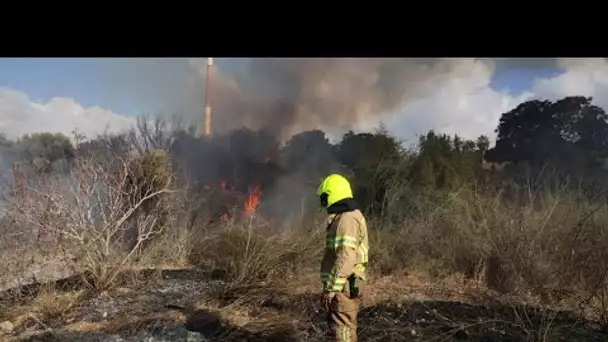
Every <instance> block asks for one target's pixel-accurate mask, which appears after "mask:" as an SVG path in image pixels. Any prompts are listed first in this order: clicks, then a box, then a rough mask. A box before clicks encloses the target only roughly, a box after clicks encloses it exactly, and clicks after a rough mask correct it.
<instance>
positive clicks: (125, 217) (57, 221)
mask: <svg viewBox="0 0 608 342" xmlns="http://www.w3.org/2000/svg"><path fill="white" fill-rule="evenodd" d="M158 158H159V157H158V156H157V155H154V156H152V157H149V156H143V157H141V158H138V157H136V156H131V157H128V158H126V159H117V160H115V161H114V162H112V163H111V164H107V163H104V162H99V161H95V160H92V159H90V160H78V161H76V162H75V164H74V165H73V167H72V172H71V173H70V174H69V175H62V174H43V175H37V177H29V178H30V179H29V180H27V181H26V182H22V183H21V184H20V192H19V193H18V194H17V195H16V196H14V197H13V199H12V203H10V206H9V209H8V215H9V216H10V217H11V218H13V219H14V220H15V221H17V222H18V223H19V224H21V225H23V226H25V227H30V229H33V230H35V231H38V232H40V233H43V234H46V235H48V236H50V237H51V238H52V239H53V240H54V242H55V243H57V245H58V246H60V247H61V248H62V249H63V250H64V251H66V253H68V254H70V255H71V256H73V258H74V259H75V260H76V262H77V263H78V264H79V265H80V266H81V267H82V270H83V271H84V273H85V274H86V276H87V277H86V279H85V281H86V282H87V283H88V284H89V285H90V286H91V287H92V288H94V289H96V290H104V289H107V288H108V287H109V286H111V285H112V283H113V282H114V280H115V279H116V277H117V276H118V274H119V273H120V272H121V271H122V270H124V268H125V267H126V265H127V264H128V263H129V262H131V261H132V260H133V258H134V256H136V255H137V253H139V252H140V251H141V249H142V248H143V247H144V246H145V243H146V242H147V241H149V240H151V239H152V238H154V237H155V236H157V235H160V234H161V233H162V231H163V230H164V229H165V227H166V226H167V225H168V224H170V221H169V220H168V219H167V216H168V215H167V211H166V209H167V207H168V203H170V195H171V193H172V189H171V184H172V177H171V176H170V175H167V174H165V173H160V172H158V166H159V164H160V163H159V162H158ZM150 159H152V160H154V161H156V162H150ZM151 166H152V167H151ZM26 177H27V176H24V177H23V178H26Z"/></svg>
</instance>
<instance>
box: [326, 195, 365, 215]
mask: <svg viewBox="0 0 608 342" xmlns="http://www.w3.org/2000/svg"><path fill="white" fill-rule="evenodd" d="M358 208H359V206H358V205H357V201H355V199H354V198H345V199H343V200H340V201H338V202H336V203H334V204H332V205H331V206H329V208H327V213H328V214H341V213H345V212H349V211H354V210H357V209H358Z"/></svg>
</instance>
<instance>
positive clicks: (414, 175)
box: [0, 96, 608, 213]
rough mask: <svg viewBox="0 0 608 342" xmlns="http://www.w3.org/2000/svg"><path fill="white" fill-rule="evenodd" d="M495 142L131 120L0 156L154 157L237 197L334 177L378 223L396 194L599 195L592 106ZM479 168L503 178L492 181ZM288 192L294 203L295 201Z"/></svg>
mask: <svg viewBox="0 0 608 342" xmlns="http://www.w3.org/2000/svg"><path fill="white" fill-rule="evenodd" d="M496 134H497V138H496V143H495V145H494V146H492V147H491V146H490V140H489V138H488V137H487V136H480V137H478V138H477V139H473V140H469V139H464V138H462V137H460V136H458V135H453V136H450V135H446V134H439V133H436V132H434V131H433V130H431V131H429V132H428V133H426V134H424V135H421V136H420V137H419V140H418V142H417V144H416V145H415V146H404V145H403V144H402V143H401V142H400V141H399V140H398V139H396V138H395V137H393V136H391V135H390V134H389V133H388V132H387V130H386V129H385V128H383V127H381V128H379V129H377V130H376V131H375V132H369V133H354V132H352V131H351V132H347V133H346V134H344V136H343V137H342V139H341V140H340V141H338V142H336V143H331V142H330V141H329V139H328V138H327V136H326V135H325V133H324V132H323V131H320V130H313V131H307V132H302V133H300V134H296V135H294V136H293V137H291V139H290V140H289V141H287V142H286V143H285V144H284V145H283V146H281V144H280V143H279V142H278V141H277V140H276V139H275V138H274V137H273V135H272V134H271V132H265V131H251V130H248V129H240V130H235V131H233V132H231V133H229V134H226V135H222V136H218V137H215V138H213V139H211V140H207V139H203V138H200V137H197V136H196V135H195V134H194V132H193V130H192V129H191V128H190V129H189V128H183V127H182V126H181V125H178V124H168V123H167V122H166V121H163V120H160V119H157V120H154V121H151V120H148V119H146V118H140V119H139V120H138V124H137V125H136V127H134V129H133V130H131V131H128V132H122V133H117V134H104V135H100V136H98V137H95V138H93V139H89V140H86V141H82V140H83V139H82V137H78V135H77V134H76V135H75V137H74V139H70V138H68V137H67V136H65V135H63V134H60V133H46V132H42V133H33V134H28V135H25V136H23V137H21V138H19V139H16V140H9V139H6V138H5V137H0V149H1V151H2V156H3V159H4V161H5V163H6V160H10V161H11V162H16V163H25V164H28V165H32V166H35V168H36V169H37V170H38V171H39V172H52V171H56V170H60V171H61V172H68V171H69V165H70V162H71V161H72V160H74V159H75V158H83V157H89V158H97V159H105V160H108V161H110V160H112V159H113V158H119V157H120V156H123V155H125V154H130V153H135V154H140V155H143V154H146V153H149V152H150V151H152V150H162V151H165V152H167V154H166V155H167V157H168V159H170V160H171V162H172V163H173V166H174V168H175V170H176V171H177V172H178V173H179V174H180V175H182V176H184V177H182V178H189V179H190V180H193V181H194V182H191V183H193V184H196V186H197V187H196V186H195V187H194V189H195V190H196V191H198V192H200V191H202V189H203V188H204V187H207V188H208V187H214V186H217V185H218V184H220V183H224V184H225V183H228V184H229V186H231V187H232V188H233V189H235V190H238V191H239V192H243V193H244V192H246V191H247V189H248V187H250V186H251V185H252V184H254V183H257V184H261V185H262V186H263V187H267V188H269V187H272V186H273V185H275V183H276V181H277V179H281V178H282V177H283V178H284V176H285V175H298V178H297V180H298V182H301V183H303V184H308V185H310V187H313V184H315V186H316V183H317V182H318V179H320V178H322V177H323V175H325V174H327V173H329V172H342V173H344V174H346V175H347V176H348V177H349V178H350V179H351V180H352V181H353V184H355V185H356V189H355V192H356V196H357V198H358V199H359V201H360V202H361V205H362V206H363V207H364V208H365V209H366V210H368V211H371V212H378V213H380V212H382V211H383V209H386V208H387V207H391V206H394V205H400V206H403V205H404V201H407V197H408V196H407V194H404V193H401V194H397V193H396V192H397V191H402V192H403V191H416V192H425V193H432V192H443V193H449V192H453V191H457V190H458V189H459V188H461V187H463V186H476V187H484V188H492V187H494V188H495V187H496V186H503V185H504V184H505V182H508V183H510V184H515V185H519V186H527V187H529V186H532V185H533V186H544V185H548V184H549V183H551V182H557V183H555V184H560V185H563V184H568V186H574V187H577V188H579V189H584V190H587V191H588V192H589V194H590V195H591V194H597V193H598V192H600V191H598V190H601V189H607V188H606V186H605V185H606V184H605V183H606V182H605V179H607V178H606V177H605V176H606V169H605V168H604V165H605V164H606V162H605V161H606V158H607V157H608V115H607V114H606V112H605V111H604V109H602V108H600V107H598V106H595V105H593V104H592V98H589V97H582V96H571V97H566V98H563V99H561V100H558V101H555V102H552V101H547V100H544V101H541V100H532V101H527V102H524V103H522V104H520V105H518V106H517V107H515V108H514V109H512V110H510V111H508V112H506V113H504V114H502V116H501V118H500V122H499V123H498V126H497V128H496ZM483 165H499V166H501V167H502V166H504V169H502V171H501V172H491V170H487V168H486V169H484V168H483V167H482V166H483ZM505 165H506V166H505ZM293 188H294V189H293V190H294V194H293V196H298V194H297V193H298V192H301V191H303V189H302V188H301V187H298V186H297V185H293ZM399 189H407V190H399ZM307 191H308V189H307ZM412 205H413V204H412Z"/></svg>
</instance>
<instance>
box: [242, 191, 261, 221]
mask: <svg viewBox="0 0 608 342" xmlns="http://www.w3.org/2000/svg"><path fill="white" fill-rule="evenodd" d="M261 202H262V189H261V188H260V186H259V185H256V186H254V187H253V189H251V191H250V192H249V196H248V197H247V199H246V200H245V213H246V214H247V216H250V215H252V214H253V213H254V212H255V210H256V209H257V207H258V206H260V203H261Z"/></svg>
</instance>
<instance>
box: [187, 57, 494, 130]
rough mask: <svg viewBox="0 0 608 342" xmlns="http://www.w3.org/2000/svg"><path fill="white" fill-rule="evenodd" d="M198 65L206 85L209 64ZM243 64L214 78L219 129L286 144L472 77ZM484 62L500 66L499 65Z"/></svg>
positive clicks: (362, 63) (414, 67) (345, 66)
mask: <svg viewBox="0 0 608 342" xmlns="http://www.w3.org/2000/svg"><path fill="white" fill-rule="evenodd" d="M190 63H191V65H192V66H193V67H195V68H196V70H197V71H198V72H199V74H200V76H201V80H203V79H204V76H205V59H196V60H191V61H190ZM239 63H240V64H241V65H240V68H234V70H231V71H230V72H225V71H224V70H222V69H219V70H218V71H216V72H215V74H213V75H212V79H213V81H212V82H213V88H212V105H213V111H214V116H213V125H214V128H215V129H216V130H217V131H219V132H222V131H227V130H230V129H233V128H236V127H238V126H246V127H248V128H251V129H256V130H257V129H265V130H268V131H269V132H272V133H273V134H275V135H276V136H278V137H279V139H280V140H282V141H283V140H285V139H287V138H288V137H290V136H292V135H293V134H295V133H299V132H302V131H306V130H311V129H322V130H324V131H326V132H328V133H329V134H330V135H334V134H340V133H343V132H344V131H346V130H348V129H353V128H356V127H357V125H358V124H360V123H361V122H369V121H378V120H380V119H382V117H383V116H384V115H387V114H390V113H391V112H393V111H394V110H395V109H396V108H397V107H398V106H400V105H403V104H404V103H406V102H407V101H413V100H415V99H418V98H423V97H424V96H426V95H428V94H429V93H431V92H432V91H433V90H434V89H435V87H436V86H437V84H438V83H439V82H442V81H444V80H447V79H448V78H449V77H453V76H455V77H466V73H468V72H469V68H468V67H467V65H468V64H470V61H469V60H463V59H405V58H399V59H397V58H376V59H363V58H360V59H359V58H348V59H344V58H339V59H338V58H290V59H287V58H282V59H281V58H268V59H249V60H244V61H239ZM483 63H484V64H486V65H487V66H488V67H490V68H492V67H493V63H492V62H491V61H485V62H483ZM216 70H217V69H216ZM200 93H201V94H202V91H201V92H200ZM200 113H202V111H201V112H200ZM201 115H202V114H201Z"/></svg>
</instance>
